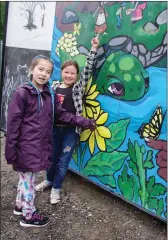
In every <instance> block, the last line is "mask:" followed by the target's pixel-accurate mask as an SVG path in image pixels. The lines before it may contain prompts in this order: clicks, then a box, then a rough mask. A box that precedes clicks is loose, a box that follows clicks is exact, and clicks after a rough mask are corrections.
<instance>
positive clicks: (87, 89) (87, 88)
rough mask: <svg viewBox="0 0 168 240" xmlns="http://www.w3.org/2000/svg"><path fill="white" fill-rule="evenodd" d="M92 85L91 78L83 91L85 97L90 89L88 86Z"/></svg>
mask: <svg viewBox="0 0 168 240" xmlns="http://www.w3.org/2000/svg"><path fill="white" fill-rule="evenodd" d="M91 84H92V77H91V78H90V79H89V81H88V83H87V86H86V90H85V95H87V93H88V91H89V89H90V86H91Z"/></svg>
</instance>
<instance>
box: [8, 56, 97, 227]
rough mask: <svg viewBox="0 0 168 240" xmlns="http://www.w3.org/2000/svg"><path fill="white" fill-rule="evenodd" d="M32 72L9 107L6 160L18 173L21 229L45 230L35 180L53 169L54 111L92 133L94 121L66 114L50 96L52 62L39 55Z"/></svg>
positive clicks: (15, 94)
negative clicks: (29, 78) (22, 227)
mask: <svg viewBox="0 0 168 240" xmlns="http://www.w3.org/2000/svg"><path fill="white" fill-rule="evenodd" d="M30 70H31V80H32V81H29V83H26V84H24V85H23V86H21V87H18V88H17V89H16V91H15V93H14V94H13V97H12V100H11V102H10V104H9V111H8V121H7V135H6V146H5V157H6V160H7V163H8V164H12V165H13V169H14V170H15V171H17V172H19V183H18V189H17V197H16V206H15V209H14V214H16V215H21V220H20V225H21V226H24V227H31V226H33V227H43V226H46V225H47V224H48V223H49V218H48V217H45V216H43V215H41V214H39V213H38V211H37V210H36V208H35V206H34V198H35V178H36V173H37V172H39V171H42V170H47V169H48V168H49V167H50V166H51V162H52V127H53V111H54V112H55V113H56V116H57V118H58V119H59V120H60V121H64V122H67V123H68V124H75V125H77V126H81V127H84V128H85V127H86V128H90V129H91V130H93V129H94V128H95V122H94V121H93V120H90V119H86V118H83V117H81V116H75V115H73V114H71V113H68V112H66V111H65V110H64V109H63V108H62V106H61V104H60V103H59V101H57V99H56V97H55V98H54V99H53V98H52V97H51V91H50V87H49V85H48V80H49V78H50V76H51V73H52V71H53V62H52V61H50V60H49V59H48V58H46V57H45V56H37V57H36V58H34V59H33V61H32V64H31V67H30ZM52 99H53V100H54V101H52ZM53 106H54V108H53Z"/></svg>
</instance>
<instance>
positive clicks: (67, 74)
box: [62, 65, 78, 86]
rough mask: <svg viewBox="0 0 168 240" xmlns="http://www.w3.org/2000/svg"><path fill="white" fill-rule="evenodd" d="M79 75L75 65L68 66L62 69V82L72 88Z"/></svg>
mask: <svg viewBox="0 0 168 240" xmlns="http://www.w3.org/2000/svg"><path fill="white" fill-rule="evenodd" d="M77 77H78V73H77V69H76V67H75V66H74V65H69V66H66V67H64V68H63V69H62V81H63V82H64V84H65V85H66V86H71V85H73V84H74V83H75V82H76V81H77Z"/></svg>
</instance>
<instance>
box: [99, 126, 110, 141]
mask: <svg viewBox="0 0 168 240" xmlns="http://www.w3.org/2000/svg"><path fill="white" fill-rule="evenodd" d="M97 131H98V134H99V135H100V136H101V137H103V138H111V132H110V130H109V129H108V128H106V127H104V126H98V127H97Z"/></svg>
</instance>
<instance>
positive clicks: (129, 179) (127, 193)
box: [118, 165, 134, 201]
mask: <svg viewBox="0 0 168 240" xmlns="http://www.w3.org/2000/svg"><path fill="white" fill-rule="evenodd" d="M127 172H128V168H127V165H125V166H124V169H123V171H122V173H121V175H120V176H119V178H118V186H119V188H120V191H121V192H122V195H123V196H124V197H125V198H127V199H128V200H130V201H131V200H133V197H134V190H133V185H134V183H133V176H129V175H128V174H127Z"/></svg>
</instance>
